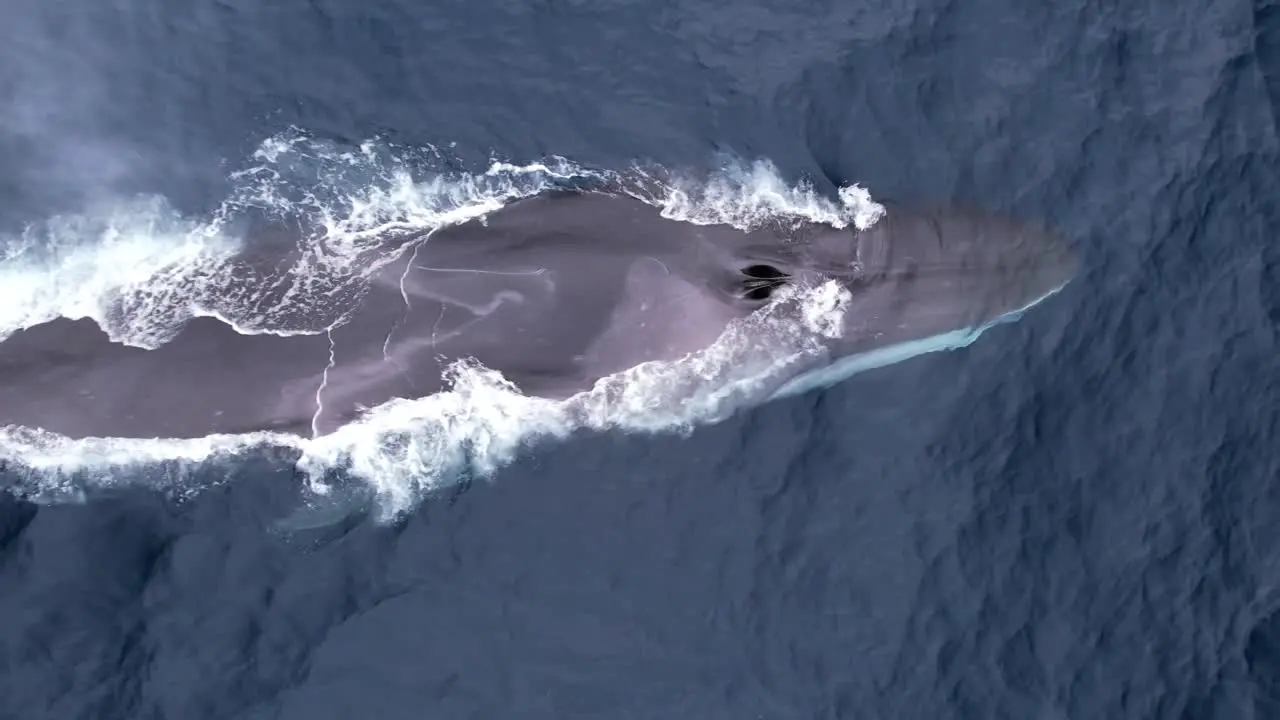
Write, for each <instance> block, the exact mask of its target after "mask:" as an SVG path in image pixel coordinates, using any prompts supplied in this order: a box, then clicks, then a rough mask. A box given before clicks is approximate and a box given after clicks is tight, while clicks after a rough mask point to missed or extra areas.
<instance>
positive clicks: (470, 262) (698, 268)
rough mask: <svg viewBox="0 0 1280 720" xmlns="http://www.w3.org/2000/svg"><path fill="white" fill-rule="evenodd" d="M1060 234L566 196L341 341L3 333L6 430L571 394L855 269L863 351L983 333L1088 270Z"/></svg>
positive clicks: (903, 218)
mask: <svg viewBox="0 0 1280 720" xmlns="http://www.w3.org/2000/svg"><path fill="white" fill-rule="evenodd" d="M1075 268H1076V263H1075V259H1074V258H1073V256H1072V254H1071V252H1070V250H1069V249H1068V248H1067V247H1066V245H1065V244H1064V243H1063V242H1062V241H1061V240H1060V239H1059V238H1057V237H1056V236H1054V235H1052V234H1051V233H1049V232H1046V231H1041V230H1038V229H1034V228H1031V227H1030V226H1027V225H1024V224H1020V223H1017V222H1015V221H1013V220H1010V219H1005V218H998V217H990V216H985V215H981V214H976V213H967V212H961V211H955V210H945V211H930V212H907V211H903V210H897V209H892V208H891V209H890V211H889V212H888V213H887V214H886V215H885V216H884V217H882V218H881V219H880V220H879V221H878V222H877V223H876V224H874V225H873V226H871V227H870V228H869V229H866V230H861V231H860V230H856V229H854V228H846V229H836V228H832V227H830V226H826V225H820V224H816V223H810V224H801V225H799V226H795V227H793V226H786V227H783V226H781V225H778V226H771V227H764V228H760V229H756V230H751V231H743V230H739V229H736V228H733V227H730V226H727V225H696V224H691V223H686V222H680V221H676V220H670V219H667V218H664V217H662V216H661V214H660V213H659V211H658V210H657V209H656V208H654V207H652V206H650V205H647V204H645V203H643V202H640V201H638V200H635V199H633V198H629V197H624V196H618V195H611V194H606V193H600V192H576V191H568V192H557V193H553V194H545V195H540V196H535V197H531V198H526V199H523V200H520V201H517V202H514V203H512V204H510V205H507V206H505V207H503V208H502V209H500V210H498V211H495V212H493V213H491V214H490V215H488V216H487V217H485V218H483V219H477V220H472V221H469V222H466V223H463V224H460V225H456V226H450V227H446V228H442V229H439V230H436V231H433V232H431V233H429V234H426V235H423V236H420V237H417V238H414V239H412V240H411V241H410V244H409V245H407V246H406V247H404V248H403V249H402V251H401V252H400V253H399V255H398V256H397V258H396V259H395V260H394V261H393V262H390V263H388V264H386V265H385V266H383V267H381V268H379V270H378V271H377V272H376V273H375V274H374V275H373V276H372V277H371V278H370V282H369V285H368V288H367V291H366V292H365V293H364V294H363V295H362V296H361V297H360V298H359V299H358V301H357V302H358V304H356V305H355V306H354V308H353V310H352V311H351V312H350V313H349V315H348V319H347V320H346V322H344V323H342V324H340V325H338V326H336V327H334V328H333V329H331V330H330V331H328V332H327V333H321V334H306V335H287V336H280V335H270V334H256V335H254V334H242V333H240V332H237V331H236V330H235V329H233V328H232V327H230V326H229V325H228V324H226V323H224V322H222V321H220V320H218V319H215V318H208V317H202V318H196V319H193V320H191V321H190V322H188V323H187V324H186V326H184V327H183V329H182V330H181V331H180V332H179V333H178V334H177V335H176V336H175V337H174V338H172V339H171V340H170V341H168V342H167V343H165V344H163V345H161V346H159V347H158V348H155V349H149V350H148V349H142V348H137V347H131V346H126V345H123V344H119V343H115V342H112V341H110V340H109V339H108V338H107V336H106V335H105V334H104V333H103V332H102V331H101V330H100V329H99V328H98V326H97V325H96V324H94V323H93V322H92V321H90V320H74V321H73V320H67V319H60V320H55V321H52V322H48V323H45V324H42V325H39V326H36V327H32V328H29V329H26V330H22V331H19V332H16V333H14V334H13V335H11V336H10V337H9V338H7V339H5V340H4V341H3V342H0V426H4V425H22V426H27V427H35V428H43V429H45V430H48V431H52V432H56V433H59V434H63V435H66V436H69V437H73V438H76V437H170V438H175V437H176V438H181V437H200V436H205V435H209V434H213V433H238V432H249V431H257V430H274V431H280V432H290V433H296V434H299V435H303V436H312V435H324V434H327V433H329V432H332V431H333V430H335V429H336V428H338V427H340V426H341V425H342V424H344V423H346V422H348V421H350V420H351V419H353V418H354V417H355V416H357V415H358V414H359V413H360V412H362V411H363V409H365V408H369V407H373V406H376V405H379V404H381V403H383V402H386V401H388V400H390V399H392V398H397V397H403V398H415V397H425V396H427V395H430V394H432V393H435V392H437V391H439V390H441V388H442V387H443V384H444V383H445V377H444V375H445V370H446V368H447V366H448V364H449V363H450V362H452V361H454V360H457V359H461V358H473V359H475V360H476V361H478V362H480V363H482V364H483V365H485V366H486V367H489V368H492V369H494V370H498V371H500V372H501V373H502V374H503V375H504V376H505V377H506V378H507V379H509V380H511V381H512V382H513V383H515V384H516V385H517V386H518V387H519V388H520V389H521V390H522V391H523V392H525V393H527V394H530V395H538V396H545V397H552V398H561V397H567V396H570V395H572V394H574V393H576V392H579V391H582V390H584V389H588V388H590V387H591V386H592V384H593V383H595V382H596V381H597V380H599V379H600V378H602V377H604V376H607V375H610V374H613V373H616V372H619V371H622V370H626V369H628V368H630V367H634V366H636V365H639V364H641V363H644V362H646V361H651V360H674V359H677V358H679V357H681V356H683V355H685V354H687V353H690V352H694V351H697V350H700V349H703V348H706V347H707V346H709V345H710V344H711V343H713V342H714V341H715V340H716V339H717V337H719V336H720V334H721V333H722V332H723V331H724V330H725V328H726V326H727V325H728V324H729V323H730V322H731V321H733V320H734V319H736V318H742V317H746V316H748V315H750V314H751V313H753V312H756V311H757V310H759V309H760V308H761V307H762V306H763V305H765V304H766V303H767V302H769V300H770V298H771V296H772V295H773V294H774V293H775V292H776V291H777V290H778V289H779V288H782V287H785V286H787V285H789V284H804V283H814V282H820V281H824V280H830V279H834V280H836V281H837V282H839V283H840V285H841V286H843V287H845V288H846V289H847V290H848V291H849V293H850V297H851V301H850V302H851V304H850V305H849V307H848V310H847V312H846V313H845V320H844V325H845V327H844V328H843V332H841V333H840V334H839V335H840V336H839V337H836V338H833V339H831V341H830V343H831V347H830V353H831V355H832V356H833V357H844V356H850V355H856V354H859V353H865V352H868V351H871V350H874V349H876V348H883V347H888V346H893V345H895V344H900V343H907V342H911V341H918V340H920V339H923V338H928V337H932V336H936V335H940V334H943V333H947V332H950V331H954V330H957V329H966V328H976V327H980V326H982V325H983V324H984V323H989V322H991V321H992V320H994V319H997V318H999V317H1001V316H1003V315H1006V314H1008V313H1011V312H1015V311H1018V310H1019V309H1021V308H1024V307H1025V306H1027V305H1028V304H1030V303H1032V302H1034V301H1037V300H1038V299H1040V298H1043V297H1044V296H1046V295H1048V294H1050V293H1051V292H1053V291H1056V290H1057V289H1058V288H1060V287H1062V286H1063V285H1065V284H1066V283H1067V282H1068V281H1069V280H1070V279H1071V277H1072V276H1073V275H1074V273H1075Z"/></svg>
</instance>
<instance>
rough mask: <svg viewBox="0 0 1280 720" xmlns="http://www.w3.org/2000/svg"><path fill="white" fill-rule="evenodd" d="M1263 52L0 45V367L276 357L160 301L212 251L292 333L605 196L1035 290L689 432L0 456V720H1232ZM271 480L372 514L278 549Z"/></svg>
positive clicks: (291, 507)
mask: <svg viewBox="0 0 1280 720" xmlns="http://www.w3.org/2000/svg"><path fill="white" fill-rule="evenodd" d="M1277 21H1280V15H1277V13H1276V11H1275V8H1274V7H1273V6H1272V5H1271V4H1270V3H1269V2H1266V1H1264V0H1258V1H1257V2H1254V3H1248V2H1231V3H1220V2H1215V3H1209V2H1200V3H1192V4H1190V5H1184V6H1180V7H1179V8H1177V9H1174V10H1171V9H1170V8H1168V7H1167V6H1166V5H1163V4H1162V5H1157V4H1155V3H1153V2H1139V3H1137V4H1128V5H1126V6H1124V7H1123V8H1120V7H1110V6H1103V5H1096V4H1094V5H1090V4H1083V5H1076V6H1070V7H1068V6H1058V7H1047V6H1046V7H1043V8H1041V7H1032V6H1029V5H1025V4H1019V3H1014V2H1011V1H1010V0H983V1H982V2H976V3H970V4H963V5H962V4H955V3H950V2H945V1H941V0H919V1H918V2H912V3H907V4H896V5H893V4H875V3H871V4H855V5H833V4H827V3H805V4H801V5H780V4H776V3H767V2H749V3H746V4H735V5H717V4H707V3H692V2H665V1H664V2H657V3H647V4H643V5H642V4H638V3H632V2H611V3H604V4H594V5H584V4H580V3H559V2H550V3H533V4H529V3H522V4H516V3H502V2H493V3H485V4H482V5H475V4H466V3H440V4H435V5H433V6H431V5H421V6H419V5H410V4H403V3H399V2H372V3H364V4H354V3H351V2H349V0H342V1H339V0H321V1H319V2H294V1H293V0H287V1H286V2H283V3H274V4H271V5H270V6H264V5H261V4H254V3H244V2H237V1H236V0H232V1H230V2H221V3H214V4H207V5H195V6H191V5H181V4H161V3H157V2H149V1H147V0H143V1H141V2H128V3H125V2H108V3H87V2H82V1H81V0H72V1H71V2H69V3H61V4H49V3H36V2H32V1H29V0H17V1H16V2H13V3H10V4H9V5H8V6H7V7H6V12H5V22H3V23H0V25H2V26H3V27H2V28H0V33H3V39H4V42H3V43H0V94H2V95H0V97H2V98H3V100H4V102H3V103H0V151H3V153H4V155H3V156H4V157H5V158H6V162H5V164H4V169H3V171H2V172H0V210H3V212H0V237H3V238H4V239H3V241H2V242H3V245H0V320H3V321H4V322H12V323H13V324H21V323H23V322H35V321H40V320H41V319H42V318H46V317H47V316H48V315H49V314H50V313H52V314H54V315H77V314H78V315H82V316H89V317H97V318H99V319H100V320H101V321H102V322H104V323H105V324H107V325H111V326H112V327H113V328H114V330H115V331H116V332H118V333H119V335H120V337H125V336H130V337H132V338H134V339H135V340H138V341H140V342H147V341H148V339H150V340H156V339H157V338H162V337H163V336H164V333H166V332H169V331H170V329H171V328H172V327H173V324H174V323H176V322H180V321H181V320H182V317H183V313H184V312H208V313H211V314H217V313H220V314H223V315H226V314H227V313H228V312H232V311H235V310H236V309H245V308H250V309H253V310H254V311H255V312H253V313H249V312H246V313H245V314H243V315H240V316H237V317H235V318H234V320H235V321H236V322H238V323H244V324H245V327H250V326H253V324H254V323H273V322H280V323H287V322H290V321H292V320H293V319H295V318H294V317H293V316H291V315H289V314H288V313H287V312H285V313H283V314H271V311H274V310H279V309H281V308H285V309H287V307H286V306H281V305H277V304H273V303H272V302H269V301H271V300H272V299H273V298H274V297H275V296H271V295H270V294H269V293H264V294H262V295H255V294H254V293H255V291H256V290H261V289H262V288H260V287H258V288H255V287H250V288H248V289H247V290H246V289H239V288H227V287H226V286H219V285H218V284H217V280H218V278H220V277H223V276H221V275H217V274H216V273H211V272H210V270H211V269H216V268H218V267H220V265H219V263H220V262H223V261H224V260H225V259H226V257H227V253H229V252H230V251H231V250H232V249H233V248H239V247H241V243H242V242H243V241H244V239H245V238H246V237H260V236H258V235H254V234H253V233H251V232H247V230H251V229H253V228H257V227H262V226H269V225H270V224H271V223H272V222H276V221H278V220H279V219H280V218H282V217H283V218H289V219H291V220H292V221H294V222H296V223H298V225H299V227H302V228H305V229H306V230H307V231H308V232H309V233H310V234H309V235H308V236H309V237H316V238H321V239H322V240H323V242H317V244H316V245H314V246H308V250H309V251H311V252H309V253H303V254H302V256H301V260H300V263H302V265H301V266H300V267H303V268H305V269H306V270H307V271H308V272H297V273H292V274H289V275H288V278H289V280H288V281H287V282H285V283H284V284H282V285H279V286H276V287H283V288H288V289H289V291H290V292H294V293H296V294H297V296H298V297H301V298H305V299H306V302H307V303H309V304H310V305H315V304H316V303H319V302H322V300H323V299H324V298H330V297H337V296H341V294H342V293H343V292H344V288H345V287H346V286H345V285H344V284H343V283H344V282H345V276H343V275H342V274H341V273H336V274H328V273H327V269H328V268H342V267H346V266H347V265H348V264H349V263H352V262H357V263H358V262H360V261H361V260H362V259H365V258H367V257H369V255H368V253H369V251H370V249H371V248H372V247H374V246H376V245H377V243H379V242H381V241H382V239H384V238H387V237H389V236H394V235H395V233H397V232H403V231H407V230H416V229H420V228H422V227H424V226H430V225H431V224H432V223H439V222H442V221H446V222H447V221H448V220H449V219H451V218H455V217H457V215H458V214H462V215H466V214H467V213H471V212H483V211H484V209H486V208H492V207H495V206H496V205H498V204H500V203H501V202H503V201H505V200H506V199H510V198H513V197H518V196H520V195H522V194H525V193H530V192H536V191H538V190H539V189H541V188H543V187H544V183H548V184H555V183H568V184H574V183H587V184H589V183H590V182H592V179H591V176H592V175H593V174H606V175H609V174H613V173H631V174H632V175H631V176H633V177H644V178H649V179H654V178H656V181H657V183H658V184H657V185H656V186H654V187H660V188H661V192H660V193H658V195H657V196H656V197H655V201H658V202H660V203H661V204H663V206H664V207H665V208H666V209H667V210H668V211H669V212H673V213H680V214H682V216H683V217H686V218H688V219H690V220H696V221H707V220H716V219H718V220H732V221H734V222H755V221H761V220H770V219H777V218H779V217H790V216H799V217H805V218H813V219H821V220H823V221H826V222H855V221H856V220H857V218H858V217H859V213H860V211H861V210H864V209H865V206H864V205H863V204H862V203H863V202H864V201H865V202H870V201H881V202H895V201H900V202H910V203H924V204H929V203H932V204H938V205H946V204H961V205H969V206H975V207H980V208H982V209H984V210H987V211H990V212H995V213H1000V214H1007V215H1010V216H1016V217H1024V218H1030V219H1036V220H1039V221H1042V222H1044V223H1045V224H1047V225H1049V226H1051V227H1053V228H1055V229H1056V230H1058V231H1059V232H1061V233H1062V234H1063V235H1064V236H1066V237H1067V238H1068V239H1069V240H1070V242H1071V244H1072V245H1073V246H1074V247H1075V248H1076V249H1077V250H1078V251H1079V253H1080V255H1081V257H1082V259H1083V263H1082V265H1083V270H1082V272H1081V274H1080V276H1079V277H1078V278H1077V279H1076V280H1075V281H1073V282H1072V283H1071V284H1069V285H1068V286H1066V287H1065V288H1063V289H1062V290H1061V291H1059V292H1058V293H1056V294H1054V295H1053V296H1052V297H1050V298H1048V299H1047V300H1045V301H1044V302H1042V303H1039V304H1037V305H1036V306H1035V307H1033V308H1031V309H1030V310H1028V311H1027V312H1025V313H1024V314H1023V315H1022V316H1021V317H1020V318H1019V319H1018V321H1017V322H1013V323H1002V324H999V325H996V326H993V327H990V328H987V329H985V330H984V331H983V332H982V333H981V335H980V336H979V337H977V338H976V339H974V341H973V342H971V343H969V344H968V345H966V346H964V347H959V348H953V349H952V351H950V352H928V353H923V354H918V355H917V354H914V353H912V354H913V355H915V356H914V357H911V358H910V359H905V360H903V361H901V362H894V363H891V364H887V365H885V366H883V367H878V368H875V369H865V371H864V372H859V373H857V374H854V375H852V376H851V377H848V378H846V379H844V380H842V381H841V382H838V383H836V384H830V383H827V385H830V386H829V387H822V388H814V389H812V390H811V391H810V392H806V393H801V394H797V395H793V396H791V397H785V398H780V399H778V400H776V401H774V402H769V403H762V404H759V405H756V406H752V407H746V408H743V409H741V411H739V412H735V413H734V414H733V415H732V416H730V417H727V418H719V419H718V421H717V422H684V421H683V420H681V419H680V418H678V417H676V416H674V415H672V414H671V413H670V412H666V413H665V414H662V413H659V414H657V415H643V416H642V415H637V414H632V415H629V416H628V417H629V418H630V420H631V424H630V425H625V424H622V426H620V425H619V424H617V423H614V424H610V423H600V424H597V425H589V424H588V425H585V426H584V425H581V424H558V421H557V420H556V416H554V415H551V416H548V415H546V414H544V413H543V412H542V411H543V410H545V408H543V407H542V406H540V405H537V404H536V403H532V404H531V403H526V402H523V401H519V400H512V397H513V396H512V395H510V394H507V393H504V391H503V388H502V386H501V384H500V383H495V382H490V381H491V380H493V379H492V378H491V377H489V376H485V375H484V374H483V373H480V374H476V375H473V376H469V377H470V378H471V380H472V382H471V384H469V385H467V386H466V388H465V389H466V392H464V393H461V394H457V395H455V396H453V397H452V399H441V400H439V401H437V405H436V406H434V407H432V408H429V409H423V408H417V409H413V408H405V409H404V412H403V413H402V414H400V415H397V416H395V417H394V418H391V419H390V420H389V421H388V422H389V423H390V425H387V426H384V428H385V427H393V428H399V429H400V430H397V431H394V432H383V434H382V435H378V434H377V433H375V432H372V431H371V433H370V434H365V435H360V434H359V433H355V432H354V431H353V432H352V433H350V434H349V436H348V437H347V438H346V440H344V441H343V442H336V443H335V444H334V445H332V446H326V447H320V446H314V447H312V446H300V445H299V444H297V443H293V444H291V443H288V442H280V443H275V442H256V441H255V442H246V441H245V439H244V438H239V437H228V438H214V439H202V440H200V441H194V442H189V443H185V444H183V443H173V442H166V441H157V442H153V443H148V442H136V443H125V444H121V443H118V442H111V441H102V442H87V443H85V442H82V443H79V444H76V443H66V442H63V441H62V440H60V439H58V438H56V437H49V436H47V435H42V434H40V433H39V432H37V431H34V430H32V429H30V428H17V429H9V430H7V431H6V432H7V433H8V434H7V435H5V438H4V442H5V446H4V447H5V453H6V454H5V455H4V456H3V459H0V484H3V485H4V487H5V488H6V490H7V492H5V493H2V494H0V611H2V612H0V618H3V625H2V626H0V627H2V628H3V631H0V668H3V671H2V672H0V718H8V717H12V718H23V719H26V718H63V717H67V718H70V717H105V718H142V717H148V718H169V717H173V718H241V717H244V718H265V717H308V718H325V717H333V718H349V717H387V718H396V717H406V718H408V717H413V718H418V717H432V718H437V717H439V718H451V717H499V718H507V717H511V718H516V717H518V718H540V717H546V718H563V717H609V718H629V717H636V718H641V717H664V718H670V717H697V718H719V717H725V718H730V717H732V718H740V717H766V718H775V717H776V718H783V717H786V718H790V717H831V718H836V717H857V718H863V717H892V718H912V717H921V718H925V717H927V718H939V717H1017V718H1026V717H1054V718H1076V717H1080V718H1085V717H1088V718H1094V717H1125V718H1130V717H1150V718H1165V717H1179V718H1248V717H1257V718H1267V717H1273V716H1275V715H1276V714H1277V712H1278V711H1280V654H1277V647H1278V646H1280V621H1278V620H1277V617H1280V615H1277V614H1276V610H1277V607H1280V597H1278V596H1277V591H1276V578H1277V575H1276V573H1277V572H1280V571H1278V570H1277V569H1276V568H1277V567H1278V565H1277V561H1278V559H1280V536H1277V532H1276V531H1275V530H1274V528H1275V527H1280V524H1278V523H1277V518H1280V511H1278V508H1277V499H1276V493H1275V488H1276V487H1277V481H1278V480H1280V459H1277V453H1276V451H1275V449H1274V448H1276V447H1278V446H1280V443H1278V442H1277V435H1278V433H1280V430H1278V429H1280V388H1278V386H1277V368H1278V367H1280V365H1278V363H1277V361H1276V358H1277V326H1278V325H1280V278H1278V277H1277V275H1280V271H1278V270H1277V268H1280V257H1278V254H1280V251H1277V249H1276V246H1275V243H1274V242H1273V240H1274V237H1275V235H1276V230H1277V229H1278V228H1280V208H1278V206H1277V204H1276V202H1275V200H1274V195H1275V193H1274V190H1275V188H1276V187H1278V186H1280V182H1278V181H1280V177H1277V170H1276V168H1277V167H1280V165H1278V164H1277V162H1276V161H1277V156H1278V154H1280V153H1278V150H1280V146H1278V144H1277V136H1276V129H1275V128H1276V121H1275V117H1276V116H1275V103H1276V99H1277V97H1280V84H1277V83H1280V80H1277V78H1280V65H1278V64H1277V63H1278V62H1280V58H1278V57H1277V56H1276V52H1277V48H1280V40H1278V39H1277V38H1278V37H1280V35H1277V34H1278V33H1280V22H1277ZM858 189H861V190H864V191H865V193H866V196H865V197H864V196H863V195H861V194H860V192H859V191H858ZM842 190H843V193H842ZM312 271H314V272H312ZM156 277H164V278H166V279H170V280H173V282H170V283H167V284H166V283H160V284H157V283H155V282H153V281H152V279H154V278H156ZM299 278H303V279H305V281H303V280H298V279H299ZM175 288H177V290H175ZM161 290H163V291H161ZM242 290H243V292H241V291H242ZM175 292H176V293H177V294H178V295H179V296H181V297H180V298H179V299H180V302H169V301H172V300H173V299H174V298H175V297H176V296H175ZM182 292H186V293H188V294H189V295H181V293H182ZM237 293H240V294H237ZM232 300H236V301H237V302H238V301H240V300H245V301H246V302H244V303H240V304H236V303H232V302H231V301H232ZM249 301H252V302H249ZM159 308H169V309H170V310H172V309H173V308H178V310H177V311H176V312H175V313H174V314H169V315H166V314H165V313H163V312H159V311H158V309H159ZM259 311H260V312H259ZM3 327H4V328H5V329H6V330H9V329H11V327H12V326H11V325H3ZM958 340H959V338H957V342H954V343H948V345H952V344H959V342H958ZM895 359H896V358H895ZM877 364H879V363H877ZM192 381H193V382H198V378H193V379H192ZM645 407H648V406H647V405H646V406H645ZM669 407H670V406H668V407H659V408H658V409H659V410H669ZM548 417H550V418H551V419H550V420H548V419H547V418H548ZM717 417H718V416H717ZM440 418H445V419H446V421H444V422H441V420H440ZM673 418H675V419H674V420H673ZM432 422H434V423H437V425H436V426H434V427H440V428H445V429H447V430H448V431H449V432H448V433H444V434H441V433H438V432H437V433H433V434H428V435H421V434H419V435H415V434H414V432H413V430H415V429H419V430H420V429H421V428H422V427H424V423H432ZM521 423H524V424H521ZM530 423H532V424H533V425H534V426H536V427H538V428H541V429H542V430H545V432H543V433H542V434H541V435H539V436H538V437H539V438H541V439H536V438H535V439H534V440H532V441H531V442H528V443H525V442H524V441H523V440H521V441H519V442H517V441H516V439H518V438H523V437H525V435H522V434H521V433H523V432H524V431H523V430H522V428H528V427H529V426H530V425H529V424H530ZM539 423H542V424H541V425H540V424H539ZM419 437H426V438H429V439H430V442H424V441H422V440H418V439H415V438H419ZM373 438H376V440H375V439H373ZM33 467H34V468H35V470H36V471H34V472H33V470H32V468H33ZM442 468H443V469H446V470H448V472H449V474H448V477H449V481H448V482H447V483H434V482H424V481H423V480H422V479H423V478H432V477H442V476H443V475H441V474H440V472H439V471H441V469H442ZM432 473H436V474H435V475H433V474H432ZM371 478H373V479H372V480H371ZM317 482H322V483H324V484H325V485H326V486H327V487H329V488H330V491H331V492H332V493H335V494H337V495H338V496H341V497H347V496H349V495H357V496H362V494H363V493H369V492H370V491H371V490H370V489H371V488H372V489H373V490H374V491H376V493H380V494H378V495H376V497H377V498H380V500H379V501H378V502H372V501H371V502H370V503H369V505H368V512H366V513H355V514H347V513H346V512H345V510H346V509H348V508H349V506H347V505H343V504H339V507H341V508H342V509H343V512H338V513H336V514H335V516H333V517H329V518H324V520H325V521H324V522H315V523H312V525H313V527H310V528H309V529H306V530H305V531H303V532H293V533H287V532H286V533H282V532H280V531H279V529H278V525H277V524H276V523H277V522H278V521H279V520H280V518H284V517H289V516H290V514H291V513H293V512H294V511H295V510H296V509H297V508H298V507H299V502H300V501H301V500H302V499H304V498H305V497H306V494H307V492H308V488H309V487H310V486H311V485H313V484H314V483H317ZM388 506H394V507H396V508H400V509H402V510H403V514H402V515H398V516H396V519H395V520H394V521H393V522H387V521H385V518H382V519H380V518H381V516H380V511H381V508H384V507H388ZM321 511H323V507H321ZM321 515H323V513H321Z"/></svg>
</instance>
